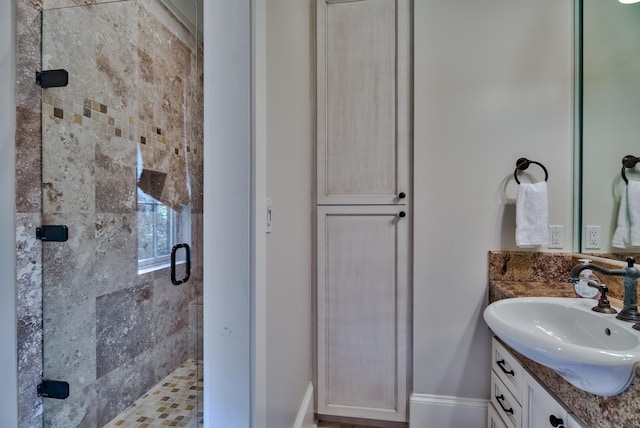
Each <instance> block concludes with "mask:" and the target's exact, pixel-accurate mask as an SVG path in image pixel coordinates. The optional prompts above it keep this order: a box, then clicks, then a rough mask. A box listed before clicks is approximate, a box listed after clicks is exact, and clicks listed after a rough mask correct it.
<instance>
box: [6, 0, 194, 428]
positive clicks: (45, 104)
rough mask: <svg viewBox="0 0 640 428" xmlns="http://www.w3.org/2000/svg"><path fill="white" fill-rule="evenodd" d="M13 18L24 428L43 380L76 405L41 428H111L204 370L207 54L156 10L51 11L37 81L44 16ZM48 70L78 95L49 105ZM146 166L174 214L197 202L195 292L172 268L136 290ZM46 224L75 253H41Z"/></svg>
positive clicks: (143, 2) (52, 406)
mask: <svg viewBox="0 0 640 428" xmlns="http://www.w3.org/2000/svg"><path fill="white" fill-rule="evenodd" d="M17 3H18V5H17V6H18V7H17V11H18V12H17V13H18V16H17V18H18V21H17V33H18V36H17V54H18V61H17V62H18V87H17V91H18V100H17V101H18V103H17V113H18V114H17V123H18V125H17V127H18V132H17V133H18V138H17V143H16V144H17V156H16V163H17V167H16V175H17V177H16V178H17V180H16V181H17V191H16V193H17V238H18V239H17V245H18V248H17V252H18V259H17V263H18V285H17V286H18V292H19V293H18V295H19V301H18V314H19V325H18V332H19V339H18V340H19V360H20V363H19V383H20V416H19V418H20V426H21V427H35V426H40V425H42V412H43V403H42V400H41V399H39V398H37V396H36V394H35V385H36V384H37V382H38V381H39V380H40V376H41V371H42V367H44V371H45V374H46V375H47V376H48V377H50V378H57V379H62V380H69V381H70V382H71V396H70V397H69V399H67V400H64V401H55V400H51V399H47V400H45V403H44V408H45V410H44V413H45V426H64V427H71V426H97V427H101V426H103V425H104V424H105V423H107V422H108V421H109V420H111V419H112V418H113V417H115V416H116V415H117V414H118V413H119V412H120V411H121V410H122V409H124V408H125V407H126V406H127V405H129V404H130V403H131V402H133V401H134V400H135V399H137V398H138V397H139V396H140V395H142V394H143V393H144V392H146V391H147V390H148V389H149V388H150V387H151V386H152V385H154V384H155V383H156V382H157V381H159V380H160V379H162V378H164V377H165V376H166V375H167V374H168V373H170V372H171V371H173V370H174V369H175V368H176V367H178V366H179V365H180V364H181V363H182V362H184V361H185V360H186V359H187V358H194V357H195V358H197V356H198V355H197V348H198V347H197V345H196V346H194V345H193V343H191V344H189V333H190V332H189V319H190V313H189V312H190V311H189V303H190V302H191V301H193V300H194V299H197V298H198V297H199V296H201V294H202V262H201V258H202V257H201V254H202V252H201V250H202V169H203V166H202V150H203V148H202V118H203V110H202V105H203V104H202V91H201V88H202V66H201V64H202V46H201V44H198V43H197V41H196V40H195V39H194V37H193V35H191V34H190V33H188V31H187V30H186V29H185V28H184V27H183V26H182V25H181V24H180V23H178V22H177V21H176V20H175V19H174V18H173V17H172V16H171V15H170V14H169V13H168V11H167V10H166V9H164V7H163V6H161V5H160V3H159V2H157V1H155V0H148V1H147V0H140V1H133V0H130V1H122V2H117V3H111V4H105V5H99V6H87V7H74V8H68V9H56V10H47V8H48V7H61V6H69V5H76V4H83V5H84V4H93V3H100V2H95V1H66V2H61V1H55V2H54V1H48V0H45V4H44V8H45V11H44V12H43V13H44V19H43V23H44V24H43V27H42V28H43V33H44V35H43V38H42V39H43V40H44V42H43V43H44V46H43V52H44V59H45V60H44V64H43V65H42V67H41V66H40V55H41V53H40V39H41V38H40V12H41V8H42V5H41V4H39V3H34V2H33V1H22V0H19V1H18V2H17ZM27 46H28V48H27ZM41 68H44V69H52V68H65V69H67V70H69V73H70V84H69V86H68V87H66V88H56V89H47V90H44V91H42V94H43V96H42V98H41V91H40V89H39V88H38V87H37V86H35V84H34V82H33V73H34V71H35V70H39V69H41ZM41 102H42V110H41ZM41 118H42V126H41V125H40V121H41ZM41 134H44V146H41V138H40V135H41ZM41 153H42V158H41V157H40V156H41ZM138 157H140V158H141V159H143V160H144V166H145V167H147V168H150V169H153V170H157V171H163V172H166V173H167V174H168V176H169V177H172V178H171V179H169V180H167V187H169V188H171V187H172V191H171V192H168V194H169V195H171V196H170V198H174V199H173V200H169V201H168V202H169V203H170V204H171V205H172V206H174V207H177V206H180V204H184V203H185V202H189V201H190V205H188V206H187V207H186V208H185V209H190V210H191V232H192V242H191V243H192V260H193V263H192V276H191V280H190V281H189V283H188V284H186V285H183V286H180V287H175V286H173V285H172V284H171V282H170V280H169V272H168V269H163V270H159V271H154V272H150V273H147V274H143V275H138V272H137V214H136V166H137V160H138ZM40 165H42V169H40V168H41V167H40ZM41 174H42V177H43V178H42V180H41V179H40V177H41ZM172 202H173V203H172ZM41 213H43V214H41ZM41 216H42V218H41ZM41 221H42V222H43V223H46V224H67V225H69V229H70V232H69V241H68V242H66V243H46V244H45V245H44V246H42V244H41V243H40V242H39V241H37V240H35V239H34V231H35V227H36V226H37V225H39V224H40V223H41ZM42 260H44V263H42ZM43 266H44V267H43ZM43 292H44V308H43V307H42V304H41V301H42V300H41V299H42V294H43ZM42 313H44V355H45V357H44V363H43V360H42V357H41V355H42V351H43V350H42V347H41V345H40V344H41V343H42V334H43V333H42V325H43V323H42ZM191 318H192V319H193V318H194V317H193V316H191ZM196 321H197V320H196ZM191 336H193V331H191ZM189 345H191V346H189ZM190 348H191V349H192V350H193V352H192V355H188V350H189V349H190Z"/></svg>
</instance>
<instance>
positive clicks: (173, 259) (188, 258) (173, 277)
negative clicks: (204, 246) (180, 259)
mask: <svg viewBox="0 0 640 428" xmlns="http://www.w3.org/2000/svg"><path fill="white" fill-rule="evenodd" d="M180 248H184V250H185V251H186V254H185V256H186V257H185V270H186V272H185V274H184V278H182V279H180V280H178V279H176V253H177V252H178V250H179V249H180ZM190 276H191V248H190V247H189V244H178V245H175V246H174V247H173V248H172V249H171V282H172V283H173V285H180V284H184V283H185V282H187V281H189V277H190Z"/></svg>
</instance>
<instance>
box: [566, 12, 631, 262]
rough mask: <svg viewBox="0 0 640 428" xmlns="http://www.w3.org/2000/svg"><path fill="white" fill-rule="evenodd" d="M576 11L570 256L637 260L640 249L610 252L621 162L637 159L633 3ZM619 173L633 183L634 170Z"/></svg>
mask: <svg viewBox="0 0 640 428" xmlns="http://www.w3.org/2000/svg"><path fill="white" fill-rule="evenodd" d="M576 6H577V9H576V10H577V11H578V16H580V14H579V13H580V12H581V18H582V19H578V25H577V32H578V33H577V35H578V40H580V41H581V43H579V44H578V46H580V45H581V47H582V49H580V48H578V49H577V50H578V52H579V53H580V51H581V57H582V58H581V61H578V62H577V64H580V65H581V67H577V76H578V83H579V84H578V89H577V93H578V94H580V95H581V97H580V96H578V99H577V102H576V106H577V108H578V111H577V117H579V118H580V117H581V121H580V119H579V120H578V123H580V122H581V125H582V126H581V127H579V128H578V132H577V135H578V136H580V134H581V138H578V139H577V140H578V141H579V143H581V154H578V156H579V157H580V159H579V160H578V162H576V165H577V168H578V169H577V170H578V171H580V175H581V180H579V182H580V184H579V185H578V186H577V187H580V189H578V190H577V192H576V195H579V196H580V204H579V205H577V206H580V215H579V216H578V217H577V220H578V221H577V225H579V232H578V231H576V235H577V236H580V238H581V239H580V240H579V242H577V243H576V250H577V251H580V252H583V253H597V254H599V255H606V257H610V258H616V259H624V258H625V257H627V256H628V255H629V254H636V255H637V256H640V246H633V247H631V246H630V245H627V248H619V247H616V246H613V245H612V239H613V237H614V233H615V230H616V228H617V225H618V214H619V207H620V202H621V197H622V195H623V193H625V192H626V189H627V185H626V183H625V181H624V180H623V178H622V174H621V170H622V159H623V157H625V156H626V155H633V156H638V157H640V3H634V4H623V3H620V2H619V1H618V0H577V3H576ZM580 27H581V28H580ZM580 30H581V31H580ZM580 87H581V90H580ZM580 98H581V102H580ZM580 131H581V132H580ZM578 152H580V151H578ZM625 171H626V176H627V178H628V179H629V180H640V163H638V164H637V166H636V167H635V168H628V169H626V170H625ZM594 227H595V229H594ZM576 229H578V228H576ZM587 230H588V231H589V232H587ZM596 241H599V242H596Z"/></svg>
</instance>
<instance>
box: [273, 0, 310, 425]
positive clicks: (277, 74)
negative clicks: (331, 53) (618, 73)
mask: <svg viewBox="0 0 640 428" xmlns="http://www.w3.org/2000/svg"><path fill="white" fill-rule="evenodd" d="M312 4H313V1H312V0H269V2H268V9H267V140H268V155H267V194H268V196H269V197H270V198H271V199H272V201H273V232H272V233H271V234H269V235H267V337H268V342H267V409H268V410H267V427H269V428H282V427H292V426H293V425H294V422H295V421H296V415H297V412H298V407H299V405H300V403H301V402H302V399H303V397H304V396H305V392H306V391H307V388H308V385H309V381H310V380H311V313H310V310H311V285H310V284H311V236H312V235H311V206H312V205H311V202H312V195H311V191H312V188H313V184H312V181H311V180H312V174H313V164H312V161H313V128H312V123H313V122H312V118H313V116H314V113H313V111H314V110H312V106H313V104H312V101H311V100H312V93H313V91H312V86H311V85H312V83H311V82H312V81H311V72H312V71H311V64H312V58H311V56H312V51H311V37H312V29H311V18H312V16H311V10H312V8H311V5H312Z"/></svg>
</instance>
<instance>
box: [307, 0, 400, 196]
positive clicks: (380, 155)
mask: <svg viewBox="0 0 640 428" xmlns="http://www.w3.org/2000/svg"><path fill="white" fill-rule="evenodd" d="M409 5H410V0H360V1H353V0H317V70H318V75H317V82H318V83H317V117H318V122H317V124H318V126H317V149H318V155H317V159H318V181H317V183H318V203H319V204H321V205H323V204H336V205H350V204H363V205H366V204H370V205H375V204H403V203H404V201H405V200H406V199H404V198H402V197H401V196H399V195H400V194H401V193H405V194H406V192H407V191H408V184H409V178H408V177H409V141H410V135H411V132H410V130H411V121H410V105H411V104H410V91H411V72H410V65H411V64H410V61H411V56H410V49H411V26H410V17H411V15H410V7H409Z"/></svg>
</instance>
